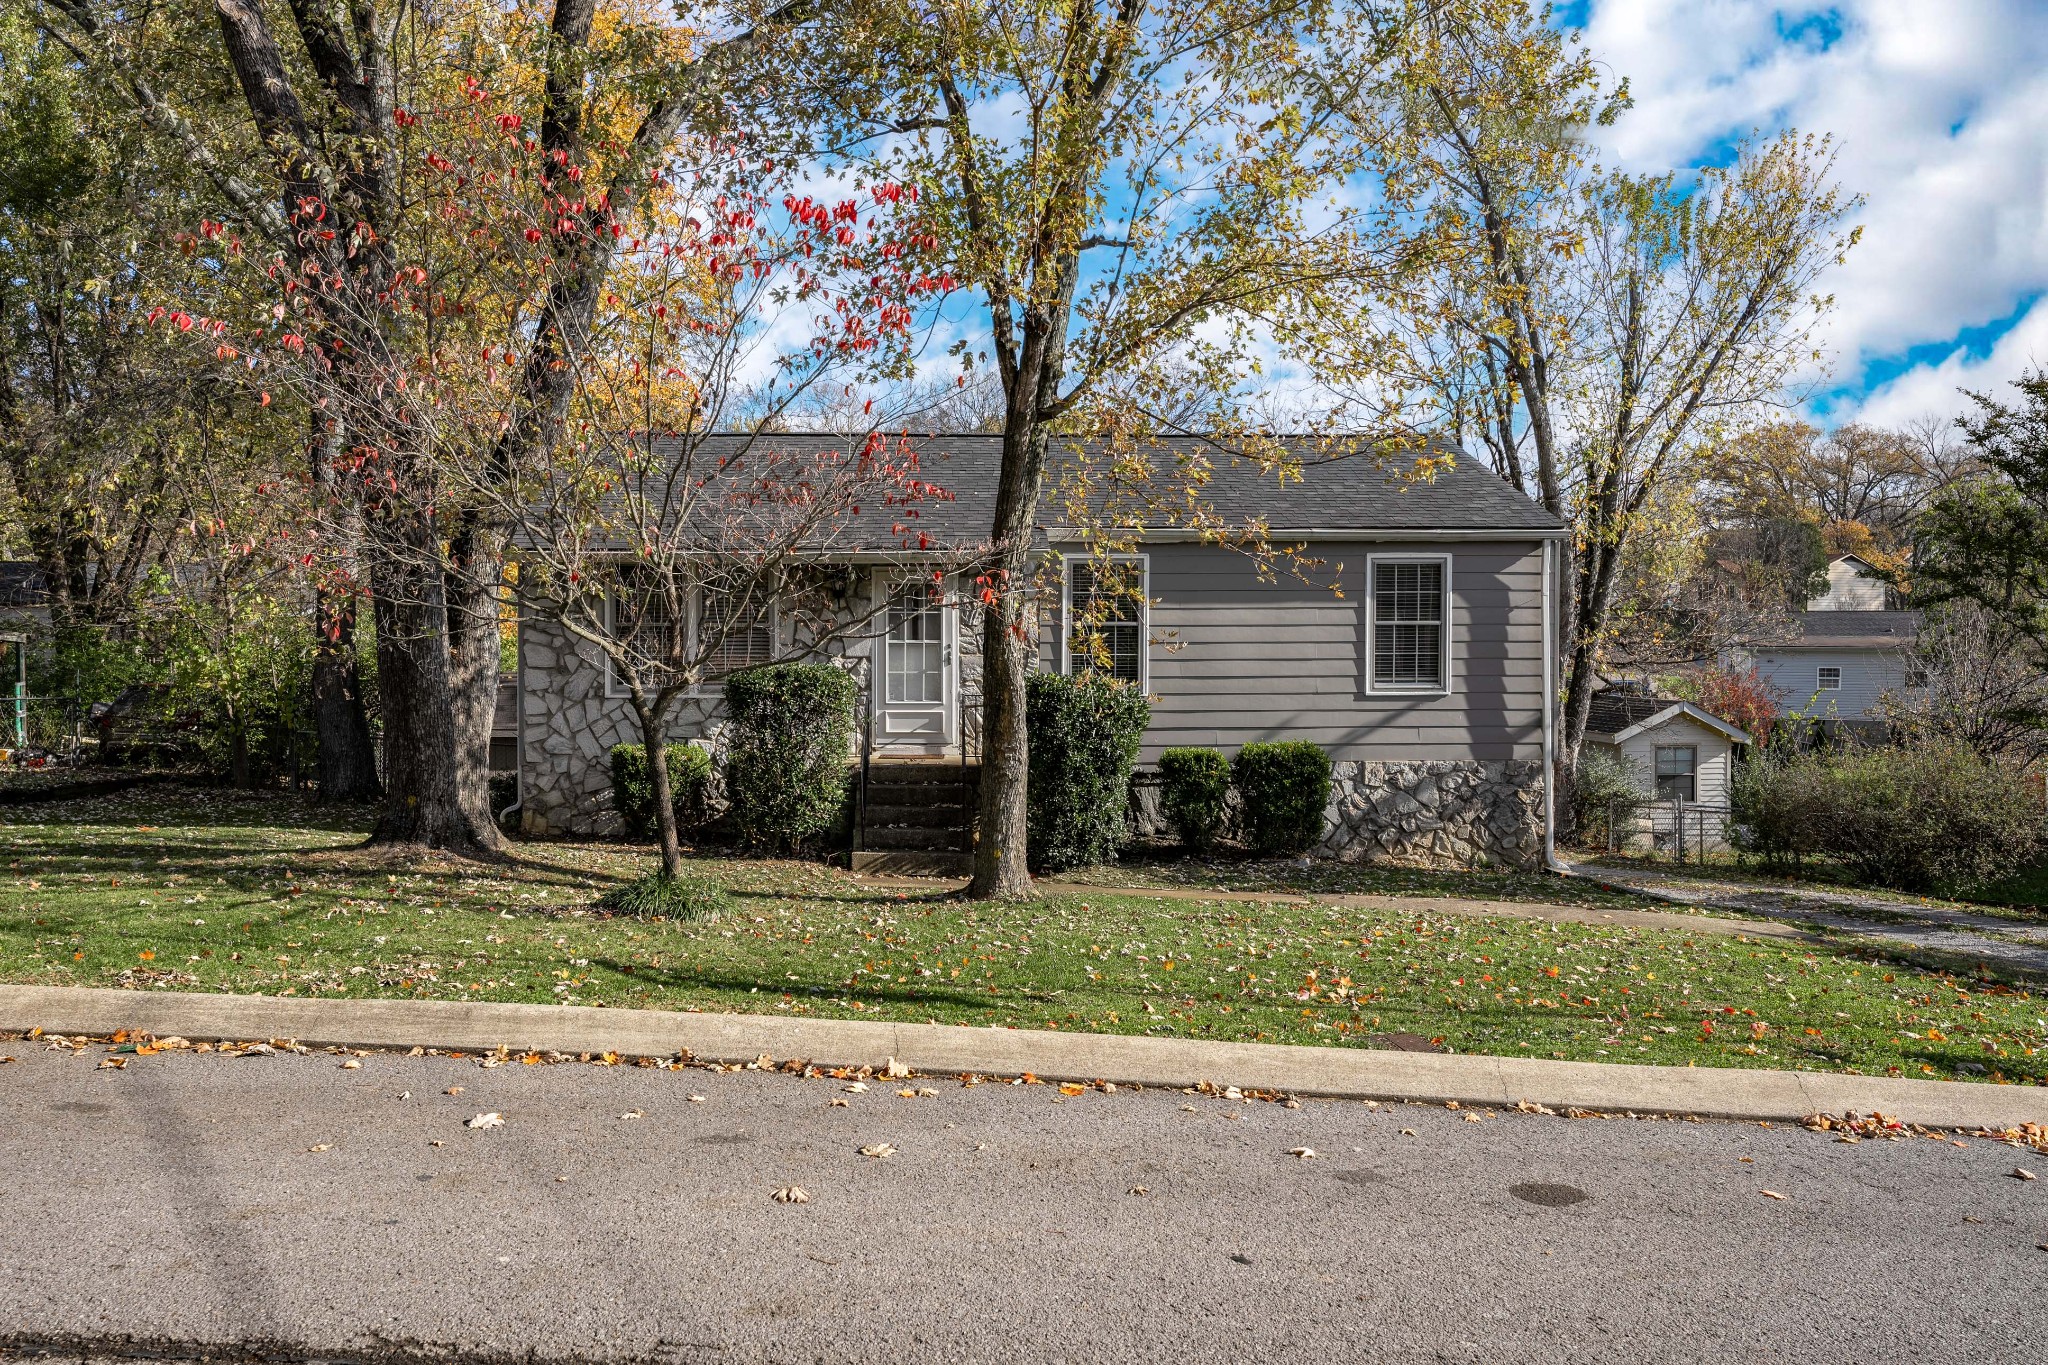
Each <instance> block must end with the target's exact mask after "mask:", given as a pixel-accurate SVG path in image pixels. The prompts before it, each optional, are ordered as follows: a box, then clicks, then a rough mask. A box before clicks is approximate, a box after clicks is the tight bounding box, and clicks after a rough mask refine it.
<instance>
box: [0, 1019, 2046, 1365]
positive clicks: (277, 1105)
mask: <svg viewBox="0 0 2048 1365" xmlns="http://www.w3.org/2000/svg"><path fill="white" fill-rule="evenodd" d="M0 1055H12V1056H13V1057H15V1058H16V1059H17V1060H15V1061H13V1062H9V1063H4V1064H0V1266H4V1269H0V1354H6V1353H27V1352H29V1351H31V1350H32V1349H33V1348H35V1347H36V1346H37V1345H38V1344H42V1345H45V1346H47V1345H52V1344H55V1345H57V1346H61V1347H62V1348H63V1349H65V1350H68V1351H70V1352H71V1353H73V1355H74V1356H75V1355H77V1354H81V1353H85V1354H92V1355H107V1356H124V1355H125V1356H136V1355H142V1354H151V1355H154V1356H157V1357H159V1358H161V1357H171V1358H180V1357H191V1358H196V1357H198V1356H201V1355H205V1354H213V1355H221V1354H228V1355H232V1354H234V1353H235V1352H236V1350H237V1349H238V1348H240V1349H244V1350H248V1349H260V1350H262V1351H264V1352H267V1353H269V1354H271V1355H274V1356H279V1357H286V1358H290V1357H300V1358H321V1359H336V1358H339V1359H346V1360H352V1361H367V1360H378V1359H402V1358H406V1357H412V1356H418V1355H433V1356H436V1357H439V1358H442V1359H448V1358H450V1357H453V1358H454V1359H458V1360H459V1359H479V1360H482V1359H493V1358H508V1357H513V1356H517V1357H520V1358H523V1359H529V1360H534V1359H537V1360H541V1361H567V1360H601V1361H624V1360H643V1359H644V1360H665V1361H666V1360H673V1361H698V1360H704V1361H721V1362H752V1361H778V1362H780V1361H792V1362H795V1361H802V1362H818V1361H826V1362H836V1361H881V1362H925V1361H943V1362H947V1365H969V1363H970V1362H984V1361H986V1362H1037V1361H1062V1362H1064V1361H1086V1362H1109V1361H1174V1362H1193V1361H1438V1360H1445V1361H1495V1360H1502V1361H1505V1360H1518V1361H1519V1360H1527V1359H1532V1358H1542V1359H1554V1360H1568V1361H1595V1360H1599V1361H1605V1360H1626V1361H1692V1360H1699V1361H1705V1360H1714V1361H1727V1360H1798V1361H1802V1362H1812V1361H1838V1360H1839V1361H1849V1360H1867V1359H1893V1360H1911V1361H1916V1362H1934V1361H2019V1360H2038V1359H2040V1358H2041V1352H2042V1350H2043V1346H2042V1343H2043V1342H2044V1341H2048V1250H2043V1249H2041V1246H2040V1244H2041V1243H2044V1242H2048V1159H2044V1158H2041V1157H2039V1156H2032V1155H2029V1154H2025V1153H2022V1152H2018V1151H2015V1150H2013V1149H2011V1148H2009V1147H2007V1146H2004V1145H2002V1144H1999V1143H1996V1142H1990V1141H1985V1140H1982V1139H1969V1138H1965V1139H1963V1140H1962V1141H1960V1142H1949V1141H1942V1142H1937V1141H1933V1140H1929V1139H1927V1138H1913V1139H1909V1140H1905V1141H1898V1142H1887V1141H1876V1140H1872V1141H1864V1142H1860V1143H1856V1144H1844V1143H1839V1142H1835V1141H1833V1140H1831V1139H1829V1138H1828V1137H1825V1136H1822V1135H1818V1134H1814V1133H1810V1132H1806V1131H1803V1130H1800V1129H1797V1128H1788V1127H1785V1126H1782V1125H1781V1126H1777V1127H1764V1126H1760V1125H1758V1124H1754V1123H1749V1124H1734V1123H1687V1122H1673V1121H1663V1120H1658V1121H1647V1120H1627V1119H1578V1120H1574V1119H1569V1118H1564V1117H1550V1116H1542V1115H1525V1114H1517V1113H1502V1112H1497V1111H1483V1112H1474V1111H1470V1110H1465V1111H1457V1112H1453V1111H1450V1110H1446V1109H1444V1108H1438V1107H1424V1106H1419V1105H1380V1106H1370V1105H1367V1104H1364V1103H1358V1102H1348V1101H1314V1100H1310V1101H1304V1102H1302V1104H1301V1105H1300V1107H1299V1108H1287V1107H1284V1106H1283V1105H1281V1104H1277V1103H1271V1102H1265V1101H1254V1102H1243V1101H1233V1100H1228V1099H1223V1098H1212V1097H1209V1096H1189V1095H1185V1094H1182V1093H1180V1092H1178V1091H1161V1090H1146V1091H1143V1092H1132V1091H1130V1090H1119V1091H1118V1092H1117V1093H1114V1094H1107V1093H1103V1092H1101V1091H1098V1090H1089V1091H1086V1092H1084V1093H1082V1094H1078V1095H1065V1094H1062V1093H1060V1091H1059V1090H1058V1089H1057V1088H1056V1087H1052V1086H1045V1085H1012V1084H1006V1083H983V1084H979V1085H974V1086H971V1087H970V1086H963V1085H962V1084H961V1083H960V1082H959V1081H958V1080H957V1079H953V1078H917V1079H913V1080H909V1081H895V1082H890V1081H886V1080H882V1079H872V1080H869V1081H867V1082H865V1086H866V1088H865V1090H861V1091H850V1090H849V1089H848V1086H849V1084H850V1082H848V1081H845V1080H833V1079H827V1078H820V1079H804V1078H801V1077H797V1076H790V1075H780V1074H764V1073H761V1072H753V1071H735V1072H723V1073H714V1072H711V1071H707V1070H702V1069H688V1070H680V1071H666V1070H649V1069H638V1068H633V1067H627V1066H621V1067H600V1066H595V1065H588V1064H580V1063H574V1062H570V1063H563V1064H554V1065H549V1064H541V1065H521V1064H519V1063H517V1062H516V1061H515V1062H513V1063H512V1064H509V1065H503V1066H497V1067H493V1068H484V1067H482V1066H480V1065H479V1064H478V1062H477V1060H475V1059H465V1060H454V1059H448V1058H439V1057H419V1058H408V1057H403V1056H397V1055H384V1054H373V1055H368V1056H364V1057H361V1058H360V1059H348V1060H357V1065H356V1066H355V1067H353V1068H346V1067H344V1065H343V1062H344V1058H342V1057H340V1056H337V1055H334V1054H331V1053H324V1052H323V1053H312V1054H307V1055H291V1054H288V1053H279V1054H277V1055H271V1056H246V1057H231V1056H221V1055H203V1056H202V1055H194V1054H190V1053H164V1054H159V1055H154V1056H135V1057H130V1058H127V1059H125V1060H126V1061H127V1065H126V1066H125V1067H124V1068H120V1069H114V1068H111V1067H104V1066H102V1062H103V1060H105V1059H106V1058H107V1053H106V1050H105V1049H104V1048H103V1047H97V1046H96V1047H93V1048H91V1049H89V1050H87V1051H85V1052H81V1053H77V1054H72V1053H69V1052H58V1051H51V1050H48V1048H47V1047H46V1045H45V1044H44V1043H41V1042H30V1041H16V1042H12V1043H4V1042H0ZM904 1089H909V1090H911V1091H912V1092H913V1093H912V1096H911V1097H909V1098H905V1097H903V1096H901V1095H900V1094H899V1092H900V1091H902V1090H904ZM450 1091H457V1093H448V1092H450ZM919 1091H931V1092H935V1093H924V1094H920V1093H917V1092H919ZM699 1097H701V1098H699ZM837 1101H844V1103H843V1104H841V1103H836V1102H837ZM490 1113H495V1114H499V1115H501V1116H502V1125H501V1126H485V1127H475V1128H472V1127H469V1126H467V1121H469V1120H471V1119H474V1118H476V1117H477V1116H479V1115H483V1114H490ZM1475 1120H1476V1121H1475ZM881 1144H887V1145H888V1147H890V1148H892V1149H893V1153H892V1154H889V1155H883V1156H870V1155H862V1153H861V1149H862V1148H864V1147H865V1148H869V1149H870V1150H880V1145H881ZM1290 1149H1310V1150H1312V1151H1313V1152H1314V1155H1313V1156H1302V1155H1294V1154H1291V1152H1290ZM2016 1166H2017V1167H2028V1168H2032V1169H2035V1170H2036V1173H2037V1174H2039V1175H2040V1176H2041V1177H2042V1179H2039V1180H2036V1181H2032V1182H2027V1181H2023V1180H2021V1179H2018V1178H2016V1177H2014V1176H2013V1175H2012V1174H2011V1173H2012V1171H2013V1170H2014V1168H2015V1167H2016ZM789 1187H797V1188H800V1189H801V1190H802V1191H803V1192H804V1193H805V1194H806V1195H808V1201H807V1202H790V1203H780V1202H776V1200H775V1198H774V1195H775V1193H776V1192H777V1191H778V1190H785V1189H788V1188H789ZM1765 1191H1770V1192H1772V1193H1773V1194H1776V1195H1780V1196H1783V1197H1782V1198H1774V1197H1772V1195H1771V1194H1766V1193H1765Z"/></svg>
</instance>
